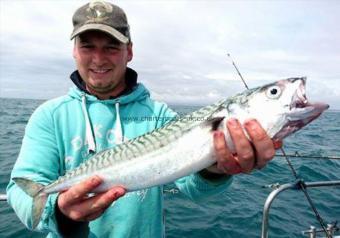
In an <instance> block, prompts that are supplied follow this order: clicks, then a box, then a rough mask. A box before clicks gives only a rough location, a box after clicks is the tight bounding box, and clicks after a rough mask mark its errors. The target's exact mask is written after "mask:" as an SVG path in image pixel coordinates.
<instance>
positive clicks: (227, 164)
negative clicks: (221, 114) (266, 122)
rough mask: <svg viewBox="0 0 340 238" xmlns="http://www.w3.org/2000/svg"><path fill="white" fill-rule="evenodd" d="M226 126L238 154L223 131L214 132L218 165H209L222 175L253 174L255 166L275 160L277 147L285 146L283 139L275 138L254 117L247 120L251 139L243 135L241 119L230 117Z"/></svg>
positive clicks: (264, 164)
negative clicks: (230, 147)
mask: <svg viewBox="0 0 340 238" xmlns="http://www.w3.org/2000/svg"><path fill="white" fill-rule="evenodd" d="M227 128H228V130H229V133H230V135H231V139H232V141H233V143H234V145H235V150H236V153H231V152H230V150H229V149H228V147H227V144H226V141H225V137H224V133H223V132H221V131H216V132H215V133H214V147H215V153H216V157H217V165H215V166H212V167H209V168H207V170H208V171H209V172H213V173H220V174H228V175H232V174H238V173H250V172H251V171H252V170H253V169H261V168H263V167H265V166H266V164H267V163H268V162H269V161H270V160H272V159H273V157H274V155H275V149H278V148H280V147H281V146H282V142H281V141H275V142H274V141H272V140H271V139H270V138H269V136H268V135H267V133H266V132H265V130H264V129H263V128H262V127H261V125H260V124H259V123H258V122H257V121H256V120H255V119H251V120H247V121H246V122H245V123H244V128H245V129H246V131H247V133H248V135H249V137H250V139H251V141H250V140H249V139H248V138H247V137H246V135H245V134H244V132H243V130H242V128H241V125H240V123H239V121H238V120H236V119H230V120H228V122H227Z"/></svg>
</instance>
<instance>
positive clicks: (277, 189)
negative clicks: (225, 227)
mask: <svg viewBox="0 0 340 238" xmlns="http://www.w3.org/2000/svg"><path fill="white" fill-rule="evenodd" d="M300 183H301V180H298V181H296V182H295V183H287V184H283V185H279V184H274V185H268V186H266V187H271V188H273V189H274V190H273V191H272V192H271V193H270V194H269V195H268V197H267V200H266V202H265V204H264V208H263V218H262V233H261V238H268V233H269V210H270V207H271V205H272V203H273V201H274V199H275V198H276V197H277V196H278V195H279V194H280V193H282V192H283V191H286V190H289V189H293V190H299V189H300V186H299V184H300ZM304 186H305V187H308V188H316V187H331V186H340V180H335V181H319V182H304ZM337 231H339V228H338V227H337V226H336V223H335V224H328V225H327V232H328V237H333V238H335V236H334V233H335V232H337ZM322 232H323V230H320V229H316V228H315V227H311V228H310V230H307V231H303V232H302V234H303V235H308V237H309V238H316V237H317V234H318V233H322ZM324 233H325V232H324ZM336 237H339V238H340V236H336Z"/></svg>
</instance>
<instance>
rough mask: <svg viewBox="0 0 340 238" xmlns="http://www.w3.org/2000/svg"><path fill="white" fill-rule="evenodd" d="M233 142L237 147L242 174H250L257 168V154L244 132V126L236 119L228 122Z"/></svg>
mask: <svg viewBox="0 0 340 238" xmlns="http://www.w3.org/2000/svg"><path fill="white" fill-rule="evenodd" d="M227 128H228V130H229V133H230V136H231V138H232V141H233V142H234V145H235V150H236V154H237V157H235V158H236V160H237V162H238V163H239V165H240V167H241V169H242V172H244V173H249V172H251V170H252V169H253V168H254V166H255V153H254V150H253V147H252V145H251V144H250V141H249V140H248V138H247V137H246V135H245V134H244V132H243V129H242V126H241V124H240V123H239V121H238V120H236V119H233V118H232V119H230V120H228V122H227Z"/></svg>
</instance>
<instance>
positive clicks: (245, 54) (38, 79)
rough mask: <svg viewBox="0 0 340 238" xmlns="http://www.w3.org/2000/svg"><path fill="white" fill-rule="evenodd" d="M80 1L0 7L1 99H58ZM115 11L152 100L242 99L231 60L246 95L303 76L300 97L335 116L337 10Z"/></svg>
mask: <svg viewBox="0 0 340 238" xmlns="http://www.w3.org/2000/svg"><path fill="white" fill-rule="evenodd" d="M86 2H87V1H52V0H50V1H48V0H47V1H41V0H39V1H38V0H37V1H28V0H27V1H15V0H14V1H13V0H12V1H6V0H4V1H0V4H1V6H0V11H1V12H0V24H1V25H0V26H1V28H0V31H1V32H0V33H1V34H0V45H1V47H0V73H1V74H0V75H1V78H0V84H1V85H0V86H1V90H0V96H1V97H22V96H23V95H24V96H25V97H33V98H34V97H39V98H50V97H55V96H59V95H62V94H64V93H65V92H67V88H68V87H69V86H70V85H71V83H70V82H69V79H68V77H69V75H70V73H71V72H72V71H73V70H74V69H75V65H74V63H73V58H72V47H73V43H72V42H71V41H70V40H69V36H70V33H71V31H72V26H71V17H72V14H73V12H74V11H75V10H76V9H77V8H78V7H79V6H81V5H82V4H85V3H86ZM115 3H116V4H117V5H119V6H121V7H122V8H123V9H124V10H125V11H126V13H127V15H128V17H129V21H130V25H131V33H132V40H133V43H134V59H133V61H132V62H131V64H130V66H131V67H133V68H134V69H136V70H137V71H138V73H139V79H140V81H141V82H143V83H144V84H146V86H147V87H148V88H149V89H150V90H151V91H152V95H153V97H154V98H156V99H158V100H162V101H167V102H170V103H175V104H178V103H184V104H207V103H211V102H213V101H216V100H219V99H221V98H223V97H228V96H230V95H232V94H234V93H235V92H237V91H241V90H243V89H244V87H243V84H242V82H241V81H240V79H239V76H238V75H237V73H236V72H235V69H234V67H233V66H232V64H231V62H230V59H229V58H228V57H227V53H231V55H232V57H233V59H234V60H235V62H236V64H237V66H238V67H239V69H240V71H241V73H242V75H243V77H244V78H245V79H246V81H247V83H248V84H249V85H250V86H251V87H253V86H258V85H261V84H264V83H267V82H269V81H274V80H277V79H282V78H287V77H295V76H307V77H308V83H307V90H308V91H307V94H308V95H310V96H311V97H312V98H316V99H318V100H319V101H323V100H325V101H327V102H328V101H329V102H330V103H331V104H332V106H333V108H334V107H335V108H340V105H339V103H338V102H339V101H340V96H339V90H338V89H339V88H340V78H339V77H340V72H339V70H338V68H339V65H340V57H339V54H338V52H340V45H339V44H338V42H340V29H339V28H340V26H339V24H338V22H339V21H340V16H339V14H338V11H337V9H339V7H340V3H339V2H337V1H312V2H306V1H274V2H268V1H265V2H263V1H196V2H195V4H193V2H192V1H184V0H183V1H167V2H166V3H165V1H146V0H145V1H118V0H117V1H115ZM27 9H29V11H27ZM51 88H53V89H52V90H51ZM325 92H327V93H326V94H325Z"/></svg>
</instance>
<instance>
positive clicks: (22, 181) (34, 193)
mask: <svg viewBox="0 0 340 238" xmlns="http://www.w3.org/2000/svg"><path fill="white" fill-rule="evenodd" d="M13 181H14V182H15V183H16V184H17V185H18V186H19V187H20V188H21V189H22V190H24V192H25V193H26V194H27V195H29V196H31V197H32V198H33V204H32V224H33V225H32V227H33V229H34V228H36V227H37V225H38V223H39V221H40V218H41V215H42V212H43V210H44V208H45V205H46V201H47V197H48V194H46V193H45V192H43V190H44V187H45V186H44V185H42V184H39V183H36V182H34V181H32V180H29V179H26V178H13Z"/></svg>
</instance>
